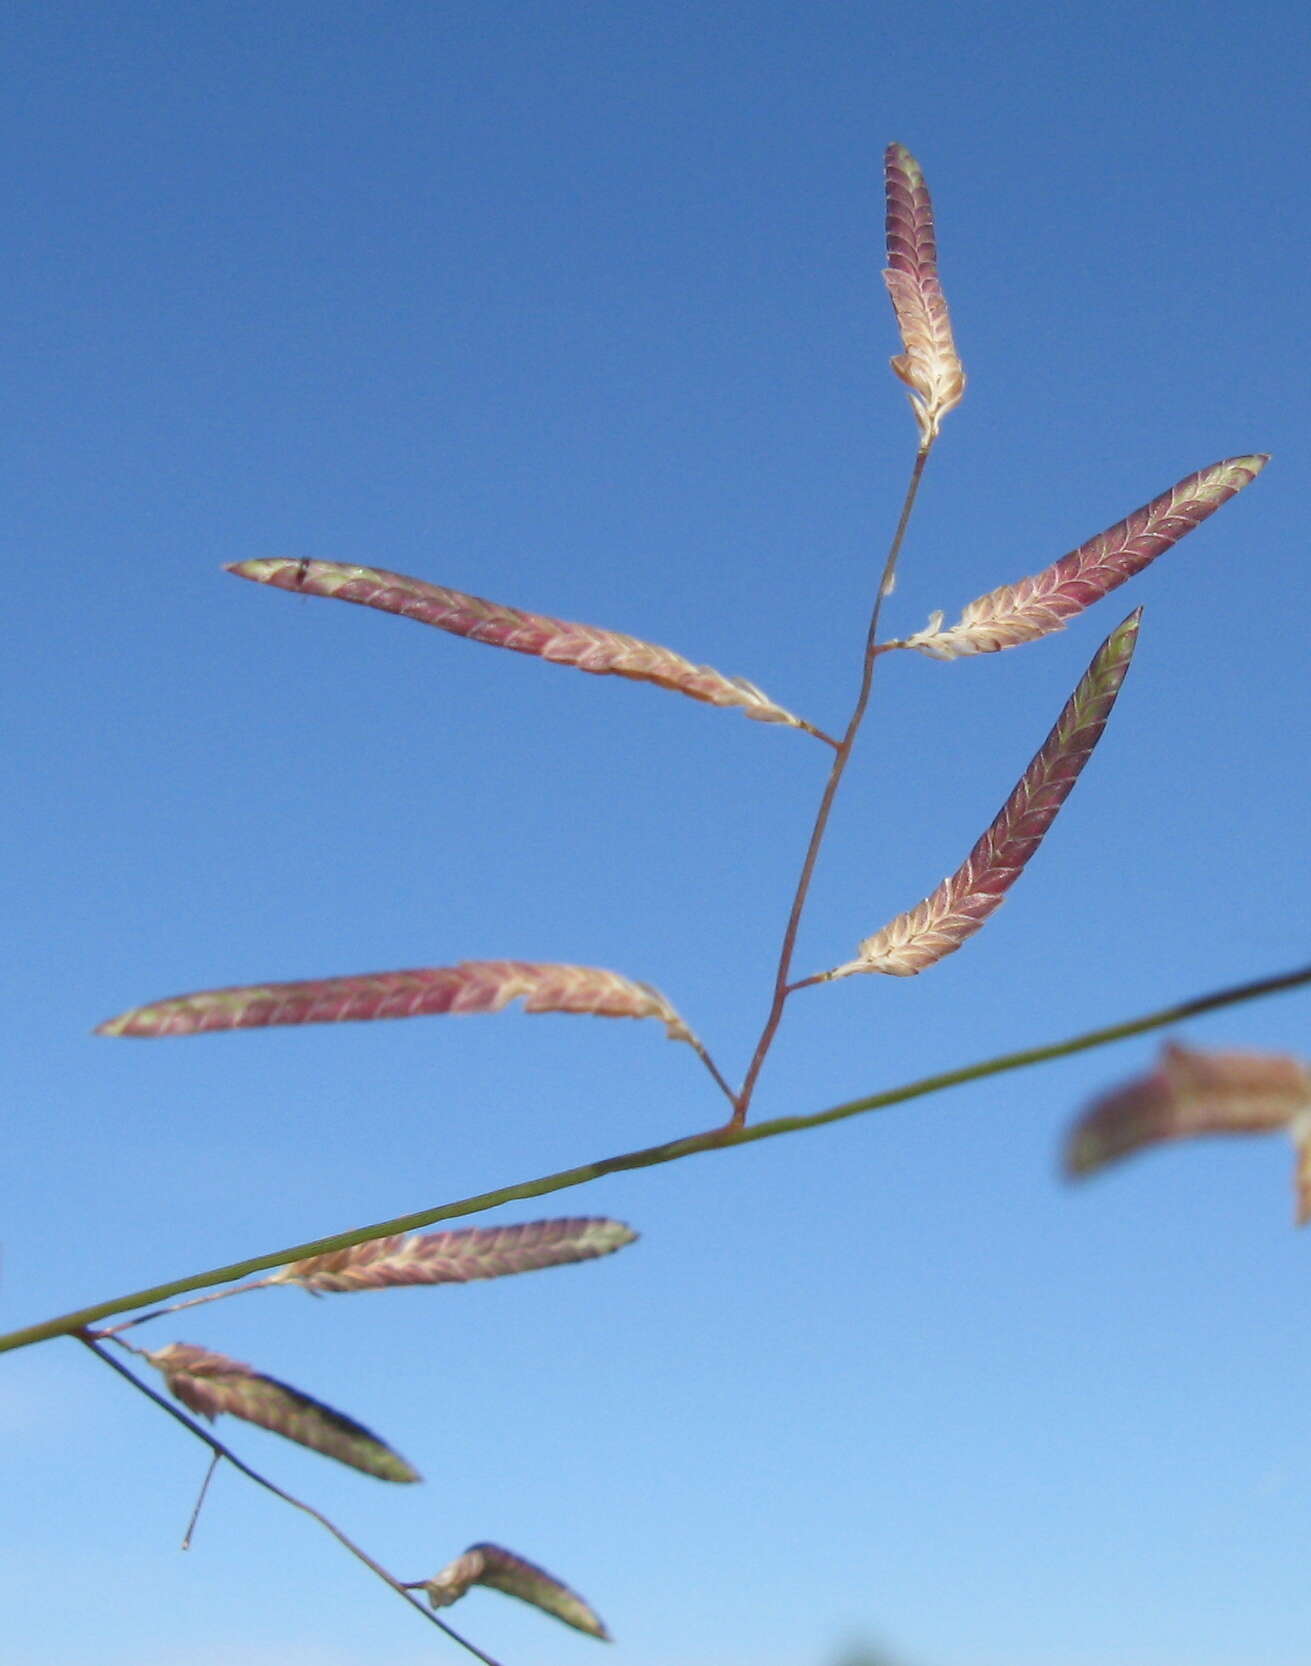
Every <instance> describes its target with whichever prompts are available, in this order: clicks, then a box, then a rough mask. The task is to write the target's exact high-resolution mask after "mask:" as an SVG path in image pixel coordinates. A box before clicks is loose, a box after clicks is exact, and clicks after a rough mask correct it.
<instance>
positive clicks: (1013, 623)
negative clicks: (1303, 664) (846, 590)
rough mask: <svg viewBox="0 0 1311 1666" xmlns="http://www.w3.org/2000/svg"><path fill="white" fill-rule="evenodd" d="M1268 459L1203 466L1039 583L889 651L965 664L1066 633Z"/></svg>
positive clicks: (1023, 584)
mask: <svg viewBox="0 0 1311 1666" xmlns="http://www.w3.org/2000/svg"><path fill="white" fill-rule="evenodd" d="M1269 461H1270V459H1269V457H1268V456H1267V455H1266V454H1265V453H1263V452H1258V453H1255V454H1253V455H1252V456H1249V457H1227V458H1225V460H1224V461H1223V462H1221V463H1212V464H1211V466H1210V468H1206V469H1199V470H1198V471H1197V473H1196V474H1190V475H1187V476H1186V477H1185V478H1184V479H1183V480H1181V481H1179V483H1178V485H1176V486H1172V487H1171V488H1170V490H1169V491H1168V492H1162V493H1161V495H1160V497H1156V498H1153V499H1152V501H1151V502H1150V503H1147V504H1144V505H1143V507H1142V508H1141V509H1135V510H1134V512H1133V514H1132V515H1128V516H1126V517H1125V519H1124V520H1122V521H1117V523H1116V524H1115V525H1114V526H1113V527H1110V528H1109V529H1108V530H1107V531H1105V532H1099V533H1098V534H1097V536H1096V537H1095V538H1090V539H1089V540H1088V542H1087V543H1086V544H1080V546H1079V548H1078V549H1077V550H1071V551H1070V553H1069V554H1068V555H1063V556H1062V557H1061V559H1060V560H1059V561H1056V562H1053V563H1052V565H1051V566H1050V567H1044V568H1043V570H1042V572H1040V573H1036V574H1034V576H1033V577H1032V578H1022V579H1020V581H1019V582H1018V583H1017V584H1003V585H1002V586H1001V587H1000V588H999V589H997V590H990V591H989V592H988V594H987V595H986V596H980V597H979V599H978V600H977V601H973V602H971V603H970V604H969V606H968V607H967V608H966V609H965V611H964V612H963V613H962V614H961V616H960V622H959V623H958V624H955V625H952V626H950V627H949V628H948V629H946V630H944V629H943V626H942V614H941V613H935V614H934V615H933V616H932V618H931V619H930V620H929V623H928V625H927V626H926V628H925V629H924V630H922V631H918V632H917V633H916V634H915V635H914V636H908V637H906V638H904V640H902V641H898V642H887V643H884V644H883V648H884V649H887V648H917V649H918V650H919V652H920V653H922V654H928V655H929V656H930V657H931V658H933V659H962V658H964V657H965V656H966V655H968V654H995V653H996V652H997V651H998V650H999V649H1001V648H1014V647H1016V646H1017V645H1018V644H1019V643H1021V642H1035V641H1037V639H1038V638H1039V637H1041V636H1048V635H1050V634H1051V632H1052V631H1059V630H1063V629H1064V628H1065V626H1066V624H1067V623H1068V622H1069V620H1071V619H1073V618H1074V617H1075V615H1076V614H1079V613H1082V612H1083V610H1084V608H1086V607H1091V606H1092V604H1093V603H1094V602H1099V601H1101V599H1102V597H1103V596H1106V595H1109V594H1110V592H1111V591H1112V590H1114V589H1116V588H1117V587H1118V586H1119V585H1121V584H1123V583H1125V581H1126V580H1127V579H1131V578H1132V577H1133V576H1134V574H1135V573H1140V572H1142V570H1143V568H1144V567H1146V566H1148V565H1150V563H1151V562H1153V561H1155V559H1156V557H1157V556H1158V555H1161V554H1162V553H1163V552H1164V551H1165V550H1168V549H1170V548H1171V546H1172V545H1174V544H1177V543H1178V542H1179V540H1180V539H1181V538H1183V537H1184V536H1185V535H1186V534H1187V533H1189V532H1191V531H1192V530H1193V528H1194V527H1198V526H1200V525H1201V524H1202V522H1203V521H1204V520H1206V518H1207V517H1208V516H1209V515H1213V514H1214V513H1215V512H1216V510H1217V509H1219V508H1220V506H1221V505H1222V504H1224V503H1228V501H1229V499H1230V498H1231V497H1233V496H1234V495H1235V494H1236V493H1238V492H1241V491H1242V489H1243V487H1244V486H1246V485H1248V484H1250V482H1251V481H1253V480H1255V479H1256V477H1257V475H1258V474H1260V472H1261V470H1262V469H1263V468H1264V467H1265V465H1266V464H1267V463H1268V462H1269Z"/></svg>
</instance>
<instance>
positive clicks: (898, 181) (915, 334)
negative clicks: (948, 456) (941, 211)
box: [883, 145, 965, 451]
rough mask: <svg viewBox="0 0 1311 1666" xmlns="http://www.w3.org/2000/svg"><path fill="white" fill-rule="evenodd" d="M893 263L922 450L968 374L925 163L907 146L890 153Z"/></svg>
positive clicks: (903, 360)
mask: <svg viewBox="0 0 1311 1666" xmlns="http://www.w3.org/2000/svg"><path fill="white" fill-rule="evenodd" d="M884 183H885V189H886V194H887V205H888V214H887V232H888V264H887V269H886V270H885V271H884V273H883V281H884V283H886V284H887V286H888V294H889V295H890V296H891V297H892V309H893V311H894V312H895V313H896V315H897V327H898V329H899V330H900V331H901V340H902V346H903V347H904V348H905V351H904V352H902V353H899V354H898V355H897V356H896V357H895V358H894V359H893V360H892V368H893V371H894V372H895V373H896V375H897V376H899V377H900V378H901V380H902V381H903V382H904V383H905V384H906V386H907V387H908V388H909V389H910V403H911V408H912V409H913V411H914V413H915V422H916V424H917V426H918V428H919V431H920V449H921V451H923V450H926V449H927V448H928V447H929V446H930V445H931V444H932V443H933V441H934V439H935V438H936V437H937V434H938V430H939V427H940V426H941V423H942V419H943V417H944V416H946V414H947V412H948V411H951V410H954V409H955V408H956V406H957V405H959V404H960V402H961V399H962V398H963V397H964V393H965V372H964V370H963V369H962V368H961V362H960V358H959V356H958V354H957V352H956V343H955V341H954V339H953V338H952V333H951V318H950V316H949V315H948V312H947V302H946V299H945V297H944V296H943V293H942V284H941V283H940V281H939V279H938V245H937V240H936V237H935V235H934V228H933V203H932V201H931V199H930V197H929V188H928V186H927V185H926V184H925V183H924V175H923V173H922V172H921V171H920V165H919V163H918V162H917V161H916V160H915V158H914V157H913V156H912V155H911V153H910V152H909V151H908V150H907V149H906V147H905V146H904V145H889V146H888V148H887V152H886V155H885V157H884Z"/></svg>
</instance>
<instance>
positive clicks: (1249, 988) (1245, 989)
mask: <svg viewBox="0 0 1311 1666" xmlns="http://www.w3.org/2000/svg"><path fill="white" fill-rule="evenodd" d="M1306 984H1311V966H1303V967H1299V968H1298V969H1297V970H1296V971H1293V972H1282V973H1279V974H1278V975H1277V976H1275V977H1269V978H1259V979H1257V980H1256V981H1255V982H1252V983H1243V984H1237V985H1234V986H1233V987H1231V988H1228V989H1221V990H1216V991H1214V992H1213V993H1211V994H1207V995H1199V996H1197V997H1195V998H1194V999H1192V1000H1188V1001H1181V1002H1178V1003H1176V1004H1175V1005H1173V1006H1168V1007H1159V1008H1158V1009H1157V1010H1156V1011H1155V1012H1149V1013H1144V1014H1142V1015H1140V1016H1139V1017H1137V1018H1127V1019H1125V1020H1124V1021H1123V1022H1121V1023H1119V1024H1107V1025H1105V1026H1103V1027H1102V1028H1100V1029H1096V1030H1085V1031H1084V1032H1083V1033H1082V1034H1080V1035H1076V1036H1072V1037H1070V1038H1069V1039H1068V1040H1065V1041H1052V1042H1047V1043H1045V1044H1044V1045H1042V1046H1040V1047H1028V1048H1024V1049H1022V1050H1021V1051H1019V1052H1014V1053H999V1054H997V1055H996V1056H995V1057H994V1058H990V1059H982V1060H980V1061H978V1062H977V1063H975V1064H967V1065H962V1066H960V1067H959V1068H958V1069H956V1070H944V1071H940V1072H939V1073H938V1074H937V1075H934V1076H921V1077H920V1078H919V1080H918V1081H914V1082H907V1083H904V1084H903V1085H902V1086H901V1087H895V1088H889V1089H887V1090H886V1091H885V1092H883V1093H872V1094H869V1095H867V1096H866V1097H865V1098H862V1099H849V1100H847V1101H846V1102H845V1103H843V1104H841V1105H833V1106H831V1107H830V1108H829V1109H828V1110H825V1111H814V1112H812V1113H811V1114H809V1115H807V1116H781V1117H775V1118H773V1119H772V1120H771V1121H769V1122H757V1123H753V1124H752V1125H751V1126H750V1127H746V1128H713V1129H710V1130H709V1131H708V1132H707V1133H704V1134H689V1135H687V1136H685V1137H684V1138H682V1139H677V1140H669V1141H668V1142H666V1143H665V1144H664V1145H652V1146H647V1147H645V1148H644V1149H642V1150H640V1151H628V1152H624V1153H622V1154H621V1155H619V1156H616V1157H604V1158H602V1159H601V1160H600V1161H598V1162H594V1163H582V1164H580V1165H579V1166H578V1167H577V1168H570V1169H561V1170H559V1171H558V1172H557V1173H555V1174H548V1175H543V1176H542V1177H541V1178H540V1179H538V1180H524V1181H520V1182H519V1183H518V1184H516V1185H511V1186H501V1187H498V1188H497V1190H495V1191H491V1192H481V1193H479V1194H478V1195H477V1196H476V1197H466V1198H461V1199H460V1200H459V1201H458V1202H456V1203H444V1204H441V1205H439V1206H438V1207H437V1208H435V1209H421V1210H418V1211H417V1212H416V1213H414V1214H412V1215H398V1216H397V1217H396V1218H395V1220H390V1221H382V1222H380V1223H378V1224H377V1225H374V1226H360V1227H354V1228H352V1229H351V1230H350V1231H349V1232H338V1233H335V1234H333V1236H332V1237H330V1238H316V1239H313V1240H312V1241H311V1242H309V1243H305V1244H293V1245H292V1246H291V1248H290V1249H283V1250H275V1251H274V1252H273V1253H272V1254H269V1255H257V1256H253V1257H251V1259H250V1260H247V1261H237V1262H234V1263H233V1264H232V1265H231V1266H228V1267H215V1268H213V1269H212V1270H211V1271H209V1272H205V1273H193V1274H192V1275H191V1276H190V1277H189V1278H180V1279H174V1280H172V1281H171V1282H170V1283H167V1284H157V1285H155V1286H153V1287H152V1288H151V1289H149V1290H135V1291H133V1292H132V1293H131V1294H130V1295H127V1296H116V1297H114V1298H113V1299H112V1300H111V1301H105V1302H97V1303H96V1304H95V1305H94V1306H92V1307H84V1308H79V1309H78V1310H77V1311H76V1312H75V1313H64V1314H61V1315H60V1316H59V1317H58V1318H55V1319H47V1320H45V1321H44V1322H43V1323H41V1324H39V1325H28V1326H26V1327H25V1328H24V1329H22V1330H14V1331H9V1332H8V1333H7V1334H5V1335H2V1336H0V1353H8V1352H10V1351H11V1350H13V1349H15V1348H28V1347H31V1346H32V1344H33V1343H36V1342H47V1341H49V1340H50V1339H51V1338H52V1337H55V1336H68V1335H71V1334H74V1333H76V1332H78V1331H80V1330H82V1329H84V1328H85V1327H86V1326H88V1325H94V1324H95V1323H96V1322H97V1321H98V1320H100V1319H108V1318H110V1317H111V1316H112V1315H113V1314H115V1313H128V1312H131V1311H132V1309H134V1308H138V1307H150V1306H154V1305H155V1304H156V1303H158V1302H166V1301H169V1300H171V1299H172V1298H173V1297H174V1296H182V1295H185V1294H186V1293H187V1292H188V1291H189V1290H204V1289H208V1288H210V1287H212V1286H213V1285H216V1284H230V1283H231V1282H232V1281H233V1280H234V1279H238V1278H249V1277H250V1276H251V1275H252V1274H254V1273H262V1272H267V1271H269V1270H270V1269H271V1268H274V1267H285V1266H286V1265H287V1263H288V1262H289V1261H300V1260H303V1259H304V1258H305V1257H306V1256H310V1255H328V1254H332V1253H334V1252H335V1251H337V1250H343V1249H349V1248H351V1247H352V1245H355V1244H367V1243H369V1242H371V1241H372V1240H373V1239H374V1238H385V1237H388V1236H389V1235H391V1234H392V1233H397V1232H417V1231H419V1230H420V1229H421V1228H422V1227H426V1226H432V1225H434V1224H435V1223H436V1222H437V1221H447V1220H454V1219H457V1218H459V1217H460V1216H462V1215H479V1214H482V1213H483V1212H484V1211H485V1210H488V1209H496V1208H499V1207H500V1205H501V1204H504V1203H517V1202H521V1201H523V1200H524V1199H526V1198H533V1197H545V1196H547V1195H548V1194H549V1193H551V1192H562V1191H566V1190H567V1189H568V1188H569V1187H571V1186H584V1185H586V1184H587V1183H588V1182H589V1181H591V1180H599V1179H601V1178H602V1176H604V1175H607V1174H622V1173H624V1172H626V1171H627V1170H630V1169H643V1168H653V1167H655V1166H656V1165H657V1164H660V1163H674V1162H677V1161H679V1160H680V1159H681V1158H683V1157H695V1156H697V1155H699V1154H700V1153H701V1152H703V1151H726V1150H729V1149H730V1148H731V1147H733V1146H738V1145H751V1144H754V1143H755V1141H757V1140H769V1139H773V1138H775V1136H776V1135H779V1134H799V1133H802V1132H803V1131H805V1130H807V1129H811V1128H823V1127H825V1126H826V1125H827V1124H828V1123H831V1122H842V1121H845V1119H846V1118H847V1117H852V1116H861V1115H863V1114H864V1112H866V1111H883V1110H887V1109H888V1108H889V1107H890V1106H893V1105H904V1104H905V1103H907V1101H909V1100H911V1099H922V1098H924V1096H925V1095H926V1094H930V1093H941V1092H942V1091H943V1090H944V1089H946V1088H954V1087H963V1086H964V1085H965V1084H966V1083H967V1082H979V1081H983V1080H985V1079H986V1078H987V1077H989V1076H1000V1075H1003V1074H1004V1073H1005V1072H1007V1071H1011V1070H1024V1069H1027V1068H1028V1066H1030V1065H1035V1064H1045V1063H1046V1062H1047V1061H1048V1060H1049V1059H1061V1058H1068V1057H1070V1056H1071V1055H1072V1054H1074V1053H1086V1052H1088V1051H1089V1050H1090V1049H1092V1048H1094V1047H1105V1046H1107V1045H1108V1044H1109V1043H1111V1042H1114V1041H1126V1040H1128V1039H1129V1038H1130V1037H1132V1036H1138V1035H1146V1034H1147V1033H1148V1032H1149V1031H1151V1030H1160V1029H1164V1028H1165V1027H1166V1025H1168V1024H1179V1023H1182V1022H1183V1021H1184V1020H1185V1019H1187V1018H1196V1017H1198V1016H1199V1015H1200V1014H1202V1013H1205V1012H1215V1011H1218V1010H1219V1009H1220V1008H1221V1007H1230V1006H1237V1005H1239V1003H1240V1002H1243V1001H1255V1000H1258V999H1260V998H1261V997H1262V996H1265V995H1277V994H1280V993H1281V992H1283V991H1286V990H1290V989H1299V988H1301V987H1302V986H1304V985H1306ZM165 1404H167V1402H165ZM169 1409H170V1410H172V1408H171V1407H170V1408H169Z"/></svg>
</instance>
